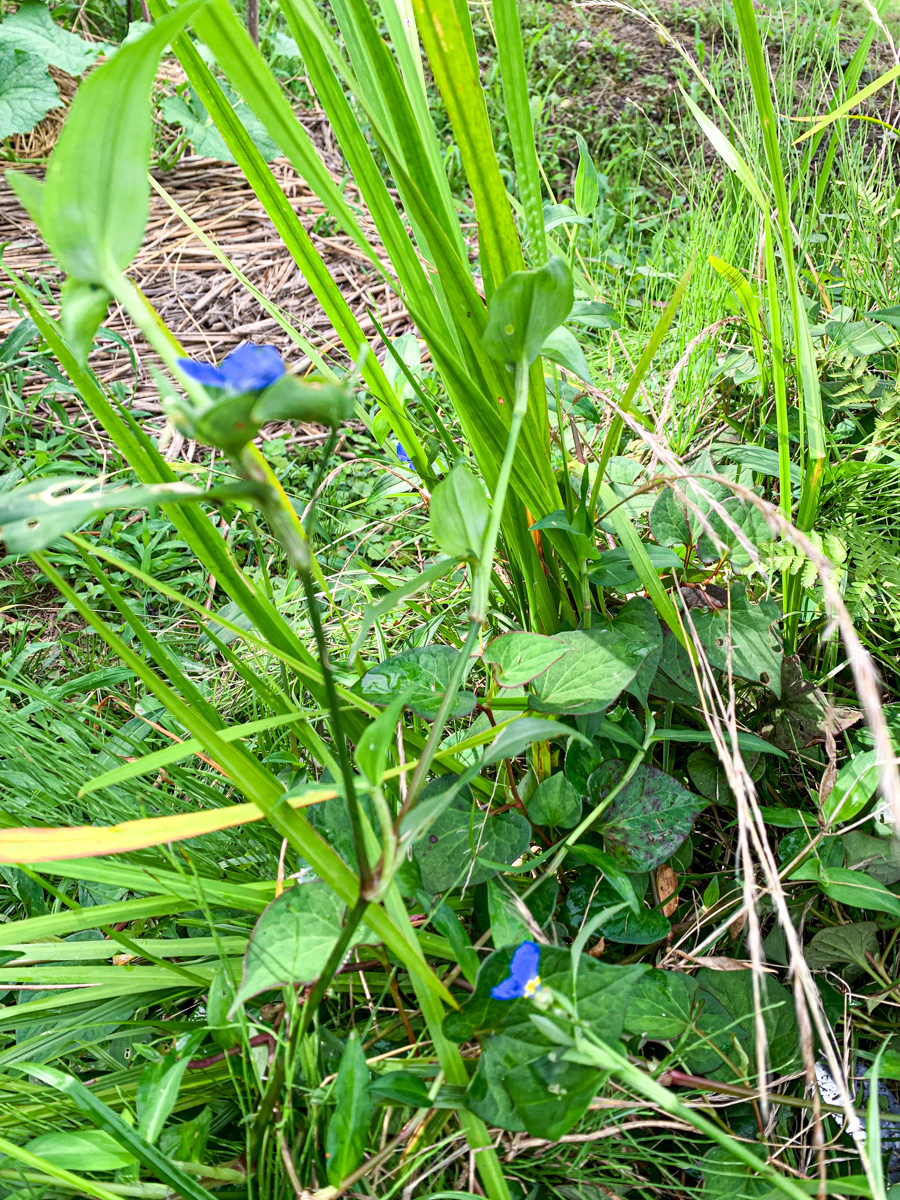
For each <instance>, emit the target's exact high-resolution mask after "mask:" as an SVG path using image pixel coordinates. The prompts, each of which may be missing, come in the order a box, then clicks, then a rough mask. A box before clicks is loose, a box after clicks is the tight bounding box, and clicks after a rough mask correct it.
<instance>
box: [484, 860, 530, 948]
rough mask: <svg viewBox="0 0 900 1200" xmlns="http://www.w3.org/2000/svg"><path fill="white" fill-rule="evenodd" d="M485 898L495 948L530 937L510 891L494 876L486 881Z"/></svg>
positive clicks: (510, 944)
mask: <svg viewBox="0 0 900 1200" xmlns="http://www.w3.org/2000/svg"><path fill="white" fill-rule="evenodd" d="M487 898H488V915H489V917H490V921H491V938H492V940H493V943H494V946H495V948H496V949H498V950H499V949H500V947H501V946H517V945H518V944H519V943H520V942H522V941H525V940H526V939H527V938H530V937H531V930H530V929H529V928H528V923H527V922H526V921H525V919H524V917H523V916H522V914H521V912H520V911H519V909H518V907H517V906H516V902H515V898H514V897H513V895H512V892H511V891H510V890H509V888H508V887H506V886H505V885H504V883H503V882H502V880H498V879H497V877H496V876H495V877H494V878H493V879H489V880H488V881H487Z"/></svg>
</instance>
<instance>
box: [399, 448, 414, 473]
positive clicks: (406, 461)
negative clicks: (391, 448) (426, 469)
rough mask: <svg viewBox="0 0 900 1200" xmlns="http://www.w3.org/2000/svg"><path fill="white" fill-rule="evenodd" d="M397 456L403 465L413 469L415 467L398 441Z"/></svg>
mask: <svg viewBox="0 0 900 1200" xmlns="http://www.w3.org/2000/svg"><path fill="white" fill-rule="evenodd" d="M397 457H398V458H399V459H400V461H401V462H402V463H403V465H404V467H411V468H412V469H413V470H415V468H414V467H413V464H412V459H411V458H410V457H409V455H408V454H407V453H406V451H405V450H404V449H403V446H402V444H401V443H400V442H398V443H397Z"/></svg>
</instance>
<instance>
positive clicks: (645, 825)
mask: <svg viewBox="0 0 900 1200" xmlns="http://www.w3.org/2000/svg"><path fill="white" fill-rule="evenodd" d="M626 769H627V764H626V763H625V762H623V761H622V760H621V759H614V760H612V761H611V762H605V763H603V764H602V765H601V766H599V767H598V768H597V770H596V771H595V772H594V773H593V775H591V777H590V779H588V798H589V799H590V800H591V801H592V802H593V803H594V804H599V803H600V802H601V801H602V800H604V799H605V798H606V796H607V795H608V794H609V792H610V791H611V790H612V789H613V788H614V787H616V785H617V784H619V782H620V781H621V779H622V777H623V776H624V774H625V771H626ZM705 807H706V801H705V800H703V799H701V797H699V796H695V795H694V793H693V792H689V791H688V790H687V788H685V787H682V785H681V784H680V783H679V782H678V780H677V779H673V778H672V776H671V775H667V774H666V773H665V772H664V771H660V770H657V768H656V767H647V766H643V765H641V766H639V767H638V768H637V771H636V772H635V773H634V775H633V776H632V778H631V779H630V780H629V781H628V783H626V784H625V787H624V788H623V789H622V790H621V791H620V792H619V793H618V795H617V796H616V798H615V800H613V802H612V804H611V805H610V807H609V809H608V811H607V814H606V820H605V822H604V825H603V836H604V838H605V840H606V844H607V847H608V849H609V851H610V853H611V854H612V855H613V857H614V858H615V859H616V861H617V862H618V863H619V864H620V865H621V866H623V867H625V869H626V870H628V871H651V870H653V868H654V867H658V866H660V865H661V864H662V863H664V862H665V861H666V860H667V859H668V858H670V857H671V856H672V854H674V852H675V851H676V850H677V849H678V847H679V846H680V845H681V843H682V842H683V841H684V840H685V838H686V837H687V836H688V834H689V833H690V832H691V829H692V828H693V824H694V821H695V820H696V819H697V815H698V814H699V813H700V811H701V810H702V809H703V808H705Z"/></svg>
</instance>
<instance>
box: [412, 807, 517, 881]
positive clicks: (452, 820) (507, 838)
mask: <svg viewBox="0 0 900 1200" xmlns="http://www.w3.org/2000/svg"><path fill="white" fill-rule="evenodd" d="M530 838H531V827H530V826H529V824H528V822H527V821H526V820H525V818H524V817H523V816H522V815H521V814H520V813H516V812H507V813H501V814H499V815H497V816H492V815H491V814H490V813H487V812H483V811H482V810H481V809H479V808H478V807H477V806H474V805H472V804H470V803H468V802H467V801H466V800H464V799H462V798H461V797H459V796H457V797H456V798H455V799H454V800H453V801H451V803H450V805H449V806H448V807H447V808H446V809H445V810H444V811H443V812H442V813H441V815H440V816H439V817H438V818H437V820H436V821H435V822H434V823H433V824H432V825H431V826H430V827H429V829H428V832H427V834H426V835H425V836H424V837H422V838H420V840H419V841H417V842H416V843H415V844H414V846H413V854H414V856H415V858H416V859H417V860H418V863H419V867H420V868H421V871H422V887H423V888H424V889H425V891H426V892H429V893H431V894H432V895H435V894H436V893H438V892H445V891H447V889H448V888H451V887H453V886H454V885H465V886H467V887H474V885H475V884H477V883H483V882H484V881H485V880H486V879H488V878H489V877H490V876H491V875H496V873H497V872H498V871H499V870H501V869H502V866H503V865H507V866H508V865H510V864H511V863H514V862H515V861H516V859H517V858H518V857H519V856H520V855H521V854H522V853H523V852H524V851H525V850H527V849H528V844H529V841H530Z"/></svg>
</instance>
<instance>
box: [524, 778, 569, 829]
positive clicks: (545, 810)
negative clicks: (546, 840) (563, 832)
mask: <svg viewBox="0 0 900 1200" xmlns="http://www.w3.org/2000/svg"><path fill="white" fill-rule="evenodd" d="M526 809H527V812H528V820H529V821H530V822H531V823H532V825H549V826H552V827H553V828H556V829H571V828H572V826H573V825H577V824H578V819H579V817H580V816H581V797H580V796H579V795H578V792H576V790H575V788H574V787H573V786H572V784H571V783H569V781H568V779H567V778H566V777H565V775H564V774H563V773H562V772H561V771H558V772H557V773H556V774H555V775H551V776H550V778H549V779H545V780H544V781H543V783H539V784H538V786H537V787H536V788H535V790H534V791H533V792H532V794H531V797H530V798H529V800H528V804H527V805H526Z"/></svg>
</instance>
